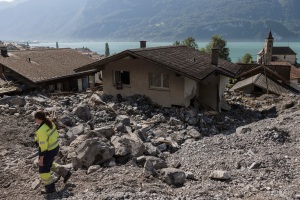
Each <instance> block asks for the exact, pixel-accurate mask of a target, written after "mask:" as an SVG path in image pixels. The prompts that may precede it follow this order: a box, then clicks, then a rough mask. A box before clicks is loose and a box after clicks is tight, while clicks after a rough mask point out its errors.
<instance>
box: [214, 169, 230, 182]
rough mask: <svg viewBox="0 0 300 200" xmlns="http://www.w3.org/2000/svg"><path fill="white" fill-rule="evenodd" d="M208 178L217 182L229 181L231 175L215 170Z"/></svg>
mask: <svg viewBox="0 0 300 200" xmlns="http://www.w3.org/2000/svg"><path fill="white" fill-rule="evenodd" d="M209 178H211V179H217V180H229V179H231V175H230V174H229V172H227V171H222V170H215V171H213V172H211V173H210V175H209Z"/></svg>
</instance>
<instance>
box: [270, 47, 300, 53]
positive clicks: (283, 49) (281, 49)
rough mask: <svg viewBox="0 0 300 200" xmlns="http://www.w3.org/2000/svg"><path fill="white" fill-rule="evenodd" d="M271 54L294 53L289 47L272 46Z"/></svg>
mask: <svg viewBox="0 0 300 200" xmlns="http://www.w3.org/2000/svg"><path fill="white" fill-rule="evenodd" d="M272 51H273V52H272V54H273V55H296V53H295V52H294V51H293V50H292V49H291V48H290V47H273V49H272Z"/></svg>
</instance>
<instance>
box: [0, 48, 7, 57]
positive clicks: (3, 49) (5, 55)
mask: <svg viewBox="0 0 300 200" xmlns="http://www.w3.org/2000/svg"><path fill="white" fill-rule="evenodd" d="M0 50H1V55H2V56H3V57H8V55H7V47H6V46H0Z"/></svg>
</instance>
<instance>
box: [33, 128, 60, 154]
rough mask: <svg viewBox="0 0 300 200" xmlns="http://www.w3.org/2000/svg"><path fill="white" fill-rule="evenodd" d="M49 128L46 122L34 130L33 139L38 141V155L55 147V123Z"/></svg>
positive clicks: (56, 135) (56, 134) (56, 142)
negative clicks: (34, 135)
mask: <svg viewBox="0 0 300 200" xmlns="http://www.w3.org/2000/svg"><path fill="white" fill-rule="evenodd" d="M52 125H53V127H52V129H50V128H49V127H48V126H47V125H46V124H42V125H41V126H40V127H39V129H38V130H37V131H36V137H35V141H36V142H37V143H38V145H39V148H40V151H39V154H40V156H42V155H44V154H45V152H47V151H51V150H53V149H55V148H56V147H57V146H58V145H59V144H58V132H57V129H56V126H55V124H53V123H52Z"/></svg>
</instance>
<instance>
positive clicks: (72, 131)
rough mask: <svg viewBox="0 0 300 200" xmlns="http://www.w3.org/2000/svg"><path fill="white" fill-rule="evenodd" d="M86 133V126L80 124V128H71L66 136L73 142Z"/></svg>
mask: <svg viewBox="0 0 300 200" xmlns="http://www.w3.org/2000/svg"><path fill="white" fill-rule="evenodd" d="M83 133H84V126H83V124H80V125H78V126H75V127H73V128H70V129H69V130H68V132H67V133H66V135H67V136H68V138H69V139H70V140H71V142H72V141H73V140H75V139H76V138H77V137H78V136H79V135H81V134H83Z"/></svg>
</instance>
